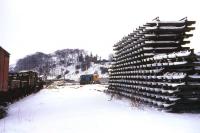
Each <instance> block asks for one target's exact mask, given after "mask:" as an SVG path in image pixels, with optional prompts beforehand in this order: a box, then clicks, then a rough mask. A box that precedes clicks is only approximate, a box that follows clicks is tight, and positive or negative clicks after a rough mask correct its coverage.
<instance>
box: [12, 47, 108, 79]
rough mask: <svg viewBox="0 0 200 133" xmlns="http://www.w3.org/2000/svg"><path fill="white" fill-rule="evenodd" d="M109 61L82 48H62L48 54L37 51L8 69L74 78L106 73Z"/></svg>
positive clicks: (105, 74)
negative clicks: (82, 75)
mask: <svg viewBox="0 0 200 133" xmlns="http://www.w3.org/2000/svg"><path fill="white" fill-rule="evenodd" d="M108 65H109V61H108V60H105V59H101V57H100V56H98V55H93V54H92V53H90V54H88V53H87V52H86V51H85V50H82V49H63V50H57V51H55V52H53V53H50V54H45V53H42V52H37V53H34V54H32V55H27V56H26V57H24V58H22V59H19V60H18V61H17V63H16V64H15V65H12V66H10V71H15V72H19V71H22V70H33V71H37V72H38V73H39V74H40V75H45V76H47V77H48V78H56V77H57V78H59V77H62V76H63V77H64V75H65V78H70V79H74V80H76V79H77V78H78V77H79V76H80V75H81V74H86V73H88V74H91V73H98V74H99V75H101V76H107V75H108Z"/></svg>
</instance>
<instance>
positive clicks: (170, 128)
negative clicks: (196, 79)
mask: <svg viewBox="0 0 200 133" xmlns="http://www.w3.org/2000/svg"><path fill="white" fill-rule="evenodd" d="M55 88H57V89H43V90H41V91H40V92H38V93H37V94H32V95H30V96H28V97H26V98H24V99H22V100H20V101H18V102H16V103H14V104H11V105H10V106H9V108H8V116H7V117H6V118H4V119H1V120H0V133H133V132H135V133H161V132H162V133H199V129H200V127H199V123H200V114H187V113H186V114H172V113H165V112H159V111H155V110H153V109H137V108H135V107H133V106H131V104H130V102H129V101H127V100H124V99H122V100H119V99H115V98H113V99H112V100H110V96H109V95H107V94H105V93H103V92H102V90H104V89H106V87H105V86H102V85H86V86H79V85H65V86H56V87H55ZM98 90H99V91H98Z"/></svg>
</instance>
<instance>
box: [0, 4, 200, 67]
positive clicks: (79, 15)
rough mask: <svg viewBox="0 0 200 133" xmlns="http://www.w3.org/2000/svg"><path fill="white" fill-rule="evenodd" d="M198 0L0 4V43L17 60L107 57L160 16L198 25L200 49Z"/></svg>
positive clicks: (194, 43)
mask: <svg viewBox="0 0 200 133" xmlns="http://www.w3.org/2000/svg"><path fill="white" fill-rule="evenodd" d="M199 12H200V7H199V4H198V0H194V1H193V0H190V1H188V0H187V1H186V0H176V1H175V0H165V1H162V0H98V1H97V0H0V45H1V46H2V47H3V48H5V49H6V50H7V51H8V52H9V53H10V54H11V60H10V61H11V64H12V63H14V62H15V61H16V60H17V59H19V58H22V57H24V56H26V55H27V54H32V53H34V52H37V51H40V52H44V53H49V52H53V51H55V50H58V49H64V48H81V49H86V50H87V51H92V52H93V53H97V54H99V55H101V56H103V57H104V58H107V57H108V54H109V53H111V52H112V46H113V45H114V43H116V42H117V41H118V40H120V39H121V38H122V37H123V36H125V35H127V34H129V33H130V32H132V31H133V30H134V29H135V28H137V27H138V26H141V25H143V24H145V23H146V22H147V21H151V20H152V19H153V18H155V17H157V16H159V17H160V19H161V20H179V19H181V18H183V17H185V16H187V17H188V19H190V20H195V21H197V24H196V25H195V26H196V30H195V31H194V37H193V38H192V39H191V45H192V47H196V49H197V50H200V48H198V45H199V41H198V40H199V36H200V27H199V24H198V23H200V14H199Z"/></svg>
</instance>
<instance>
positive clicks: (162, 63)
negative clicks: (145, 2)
mask: <svg viewBox="0 0 200 133" xmlns="http://www.w3.org/2000/svg"><path fill="white" fill-rule="evenodd" d="M193 24H195V21H188V20H187V18H185V19H182V20H180V21H160V20H158V19H157V20H154V21H152V22H148V23H146V24H145V25H143V26H140V27H138V28H137V29H136V30H135V31H133V32H132V33H130V34H129V35H128V36H125V37H123V38H122V40H120V41H119V42H118V43H116V44H115V45H114V50H115V56H114V61H113V63H112V66H111V68H110V75H109V87H108V92H110V93H114V94H118V95H122V96H125V97H129V98H131V99H134V100H136V101H138V102H139V103H143V104H145V105H149V106H153V107H156V108H159V109H162V110H167V111H172V112H182V111H197V110H198V111H199V110H200V67H199V66H200V63H199V62H200V56H199V55H196V54H195V53H194V50H193V49H191V48H190V47H186V46H185V45H186V44H189V43H190V41H186V40H188V38H190V37H192V36H193V35H192V34H191V33H190V31H192V30H194V29H195V28H194V27H192V25H193Z"/></svg>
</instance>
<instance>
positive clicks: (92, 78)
mask: <svg viewBox="0 0 200 133" xmlns="http://www.w3.org/2000/svg"><path fill="white" fill-rule="evenodd" d="M97 83H99V75H98V74H86V75H81V76H80V84H81V85H84V84H97Z"/></svg>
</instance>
